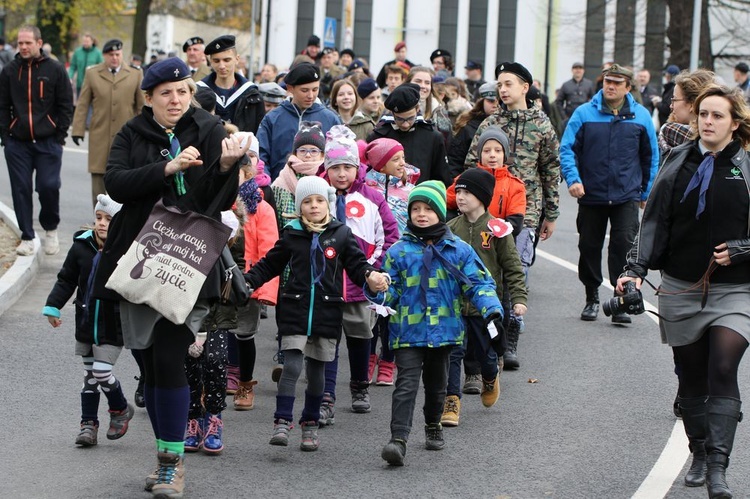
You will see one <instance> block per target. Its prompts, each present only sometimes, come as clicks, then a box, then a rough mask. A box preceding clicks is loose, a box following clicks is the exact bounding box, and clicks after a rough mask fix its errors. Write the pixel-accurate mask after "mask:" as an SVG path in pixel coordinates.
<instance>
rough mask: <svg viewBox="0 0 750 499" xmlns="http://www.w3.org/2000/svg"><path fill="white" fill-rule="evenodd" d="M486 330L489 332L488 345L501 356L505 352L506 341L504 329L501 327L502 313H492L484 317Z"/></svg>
mask: <svg viewBox="0 0 750 499" xmlns="http://www.w3.org/2000/svg"><path fill="white" fill-rule="evenodd" d="M486 321H487V331H488V332H489V334H490V346H491V347H492V349H493V350H494V351H495V352H496V353H497V354H498V355H499V356H500V357H502V356H503V354H504V353H505V347H506V345H507V341H506V339H505V329H504V328H503V316H502V314H497V313H496V314H492V315H490V316H489V317H487V319H486Z"/></svg>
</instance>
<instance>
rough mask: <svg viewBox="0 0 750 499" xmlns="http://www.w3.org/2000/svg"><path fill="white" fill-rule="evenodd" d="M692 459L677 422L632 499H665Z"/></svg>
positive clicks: (556, 261) (573, 267)
mask: <svg viewBox="0 0 750 499" xmlns="http://www.w3.org/2000/svg"><path fill="white" fill-rule="evenodd" d="M536 254H537V255H538V256H540V257H541V258H544V259H545V260H548V261H550V262H552V263H554V264H555V265H559V266H560V267H563V268H565V269H568V270H570V271H572V272H575V273H578V267H577V266H576V265H575V264H573V263H570V262H569V261H567V260H563V259H562V258H559V257H556V256H555V255H552V254H550V253H547V252H546V251H544V250H540V249H537V250H536ZM603 284H604V286H605V287H607V288H608V289H610V290H611V289H613V288H612V286H611V285H610V284H609V283H608V282H604V283H603ZM644 304H645V306H646V310H653V311H656V307H655V306H654V305H652V304H651V303H649V302H647V301H645V300H644ZM647 315H648V317H649V318H650V319H651V320H653V321H654V322H655V323H656V324H658V323H659V320H658V319H657V318H656V316H654V315H653V314H647ZM688 457H690V452H688V440H687V437H686V436H685V429H684V427H683V425H682V421H679V420H678V421H677V422H675V425H674V427H673V428H672V434H671V435H670V437H669V440H667V445H666V446H665V447H664V450H663V451H662V452H661V455H660V456H659V459H657V460H656V463H654V466H653V467H652V468H651V471H650V472H649V474H648V475H647V476H646V479H645V480H643V483H641V486H640V487H638V490H636V491H635V494H633V497H632V499H655V498H658V497H665V496H666V495H667V494H668V493H669V490H670V489H671V488H672V485H673V484H674V482H675V480H677V477H678V476H679V475H680V472H681V471H682V468H683V466H684V465H685V462H686V461H687V459H688Z"/></svg>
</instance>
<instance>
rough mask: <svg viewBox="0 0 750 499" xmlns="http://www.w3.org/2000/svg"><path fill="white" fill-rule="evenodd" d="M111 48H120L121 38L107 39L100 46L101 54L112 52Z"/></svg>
mask: <svg viewBox="0 0 750 499" xmlns="http://www.w3.org/2000/svg"><path fill="white" fill-rule="evenodd" d="M113 50H122V40H118V39H117V38H115V39H112V40H109V41H108V42H107V43H105V44H104V47H102V54H106V53H107V52H112V51H113Z"/></svg>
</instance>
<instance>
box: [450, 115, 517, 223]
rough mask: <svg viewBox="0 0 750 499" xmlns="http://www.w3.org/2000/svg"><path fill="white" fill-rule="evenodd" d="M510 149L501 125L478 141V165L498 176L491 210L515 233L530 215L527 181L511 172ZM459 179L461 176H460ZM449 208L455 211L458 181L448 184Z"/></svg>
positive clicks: (491, 129) (488, 131)
mask: <svg viewBox="0 0 750 499" xmlns="http://www.w3.org/2000/svg"><path fill="white" fill-rule="evenodd" d="M508 150H509V144H508V136H507V135H505V132H503V131H502V129H500V127H494V126H492V127H489V128H487V129H486V130H485V131H484V132H483V133H482V135H480V136H479V141H478V142H477V156H479V158H480V162H479V163H477V168H481V169H482V170H485V171H488V172H490V173H491V174H492V175H493V176H494V177H495V190H494V192H493V194H492V202H491V203H490V205H489V207H488V211H489V212H490V214H491V215H492V216H493V217H496V218H502V219H503V220H506V221H507V222H510V224H511V225H512V226H513V236H514V237H515V236H517V235H518V233H519V232H521V229H522V228H523V218H524V216H526V186H525V185H524V183H523V181H522V180H521V179H519V178H518V177H516V176H514V175H513V174H511V173H510V172H509V171H508V166H507V165H505V157H506V155H507V151H508ZM456 179H458V177H456ZM447 200H448V209H449V210H455V209H457V208H458V206H457V205H456V182H455V180H454V181H453V185H451V186H450V187H448V192H447Z"/></svg>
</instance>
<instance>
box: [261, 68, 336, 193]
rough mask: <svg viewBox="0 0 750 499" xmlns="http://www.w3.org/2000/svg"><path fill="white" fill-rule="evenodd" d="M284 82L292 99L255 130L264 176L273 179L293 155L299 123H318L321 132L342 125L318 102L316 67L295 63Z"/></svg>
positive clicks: (318, 80)
mask: <svg viewBox="0 0 750 499" xmlns="http://www.w3.org/2000/svg"><path fill="white" fill-rule="evenodd" d="M284 83H285V84H286V89H287V92H288V93H289V94H291V97H292V98H291V100H285V101H284V102H282V103H281V104H280V105H279V107H277V108H276V109H273V110H271V111H270V112H269V113H268V114H267V115H266V116H265V117H264V118H263V121H261V123H260V128H259V129H258V142H259V143H260V159H262V160H263V162H264V163H265V164H266V173H268V175H270V176H271V179H274V180H275V179H276V177H278V176H279V172H280V171H281V169H282V168H284V165H285V164H286V160H287V158H289V154H290V153H291V152H292V146H293V145H294V136H295V135H296V134H297V131H298V130H299V126H300V123H302V122H303V121H313V122H314V121H317V122H318V123H320V128H321V129H322V130H323V133H326V132H328V130H330V129H331V127H332V126H333V125H341V124H342V123H341V119H340V118H339V117H338V115H337V114H336V113H334V112H333V111H331V110H330V109H327V108H326V107H324V106H323V105H322V104H321V103H320V101H319V100H318V92H319V90H320V70H319V69H318V68H317V67H316V66H314V65H312V64H310V63H306V62H303V63H301V64H298V65H297V66H295V67H294V68H292V70H291V71H289V73H287V75H286V76H285V77H284ZM301 159H302V160H305V158H301Z"/></svg>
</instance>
